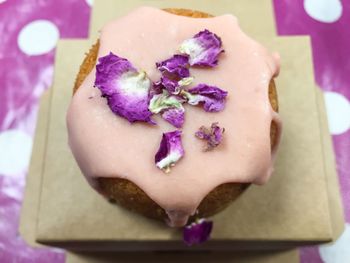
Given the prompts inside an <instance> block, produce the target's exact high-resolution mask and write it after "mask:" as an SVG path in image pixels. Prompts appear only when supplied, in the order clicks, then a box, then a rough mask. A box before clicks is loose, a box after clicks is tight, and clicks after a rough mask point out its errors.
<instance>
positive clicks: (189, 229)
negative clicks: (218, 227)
mask: <svg viewBox="0 0 350 263" xmlns="http://www.w3.org/2000/svg"><path fill="white" fill-rule="evenodd" d="M212 229H213V222H212V221H207V220H205V219H204V218H202V219H199V220H198V221H197V222H194V223H192V224H190V225H188V226H185V227H184V229H183V241H184V242H185V244H186V245H188V246H192V245H196V244H201V243H203V242H205V241H207V240H208V239H209V238H210V233H211V231H212Z"/></svg>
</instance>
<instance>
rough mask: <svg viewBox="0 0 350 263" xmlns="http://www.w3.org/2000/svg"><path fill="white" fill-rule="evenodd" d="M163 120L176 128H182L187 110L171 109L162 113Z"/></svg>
mask: <svg viewBox="0 0 350 263" xmlns="http://www.w3.org/2000/svg"><path fill="white" fill-rule="evenodd" d="M162 118H163V119H164V120H166V121H167V122H169V123H170V124H172V125H173V126H175V127H176V128H181V127H182V125H183V124H184V122H185V109H184V108H183V107H182V108H170V109H168V110H165V111H164V112H163V113H162Z"/></svg>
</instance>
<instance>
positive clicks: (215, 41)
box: [180, 29, 224, 67]
mask: <svg viewBox="0 0 350 263" xmlns="http://www.w3.org/2000/svg"><path fill="white" fill-rule="evenodd" d="M180 52H181V53H183V54H187V55H189V56H190V60H189V63H190V65H191V66H203V67H214V66H216V65H217V64H218V56H219V55H220V53H221V52H224V50H223V49H222V42H221V39H220V37H218V36H217V35H216V34H214V33H212V32H210V31H209V30H207V29H205V30H203V31H201V32H199V33H197V34H196V35H195V36H194V37H193V38H190V39H187V40H185V41H184V42H183V43H182V44H181V46H180Z"/></svg>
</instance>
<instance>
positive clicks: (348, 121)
mask: <svg viewBox="0 0 350 263" xmlns="http://www.w3.org/2000/svg"><path fill="white" fill-rule="evenodd" d="M324 97H325V102H326V109H327V115H328V125H329V130H330V132H331V134H334V135H337V134H341V133H344V132H346V131H347V130H348V129H350V103H349V101H348V100H347V99H346V98H345V97H344V96H343V95H341V94H339V93H336V92H325V93H324Z"/></svg>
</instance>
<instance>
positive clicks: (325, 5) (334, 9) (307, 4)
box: [304, 0, 343, 23]
mask: <svg viewBox="0 0 350 263" xmlns="http://www.w3.org/2000/svg"><path fill="white" fill-rule="evenodd" d="M304 9H305V11H306V13H307V14H308V15H309V16H311V17H312V18H313V19H315V20H317V21H320V22H324V23H333V22H336V21H337V20H338V19H339V18H340V17H341V15H342V12H343V6H342V3H341V1H340V0H304Z"/></svg>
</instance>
